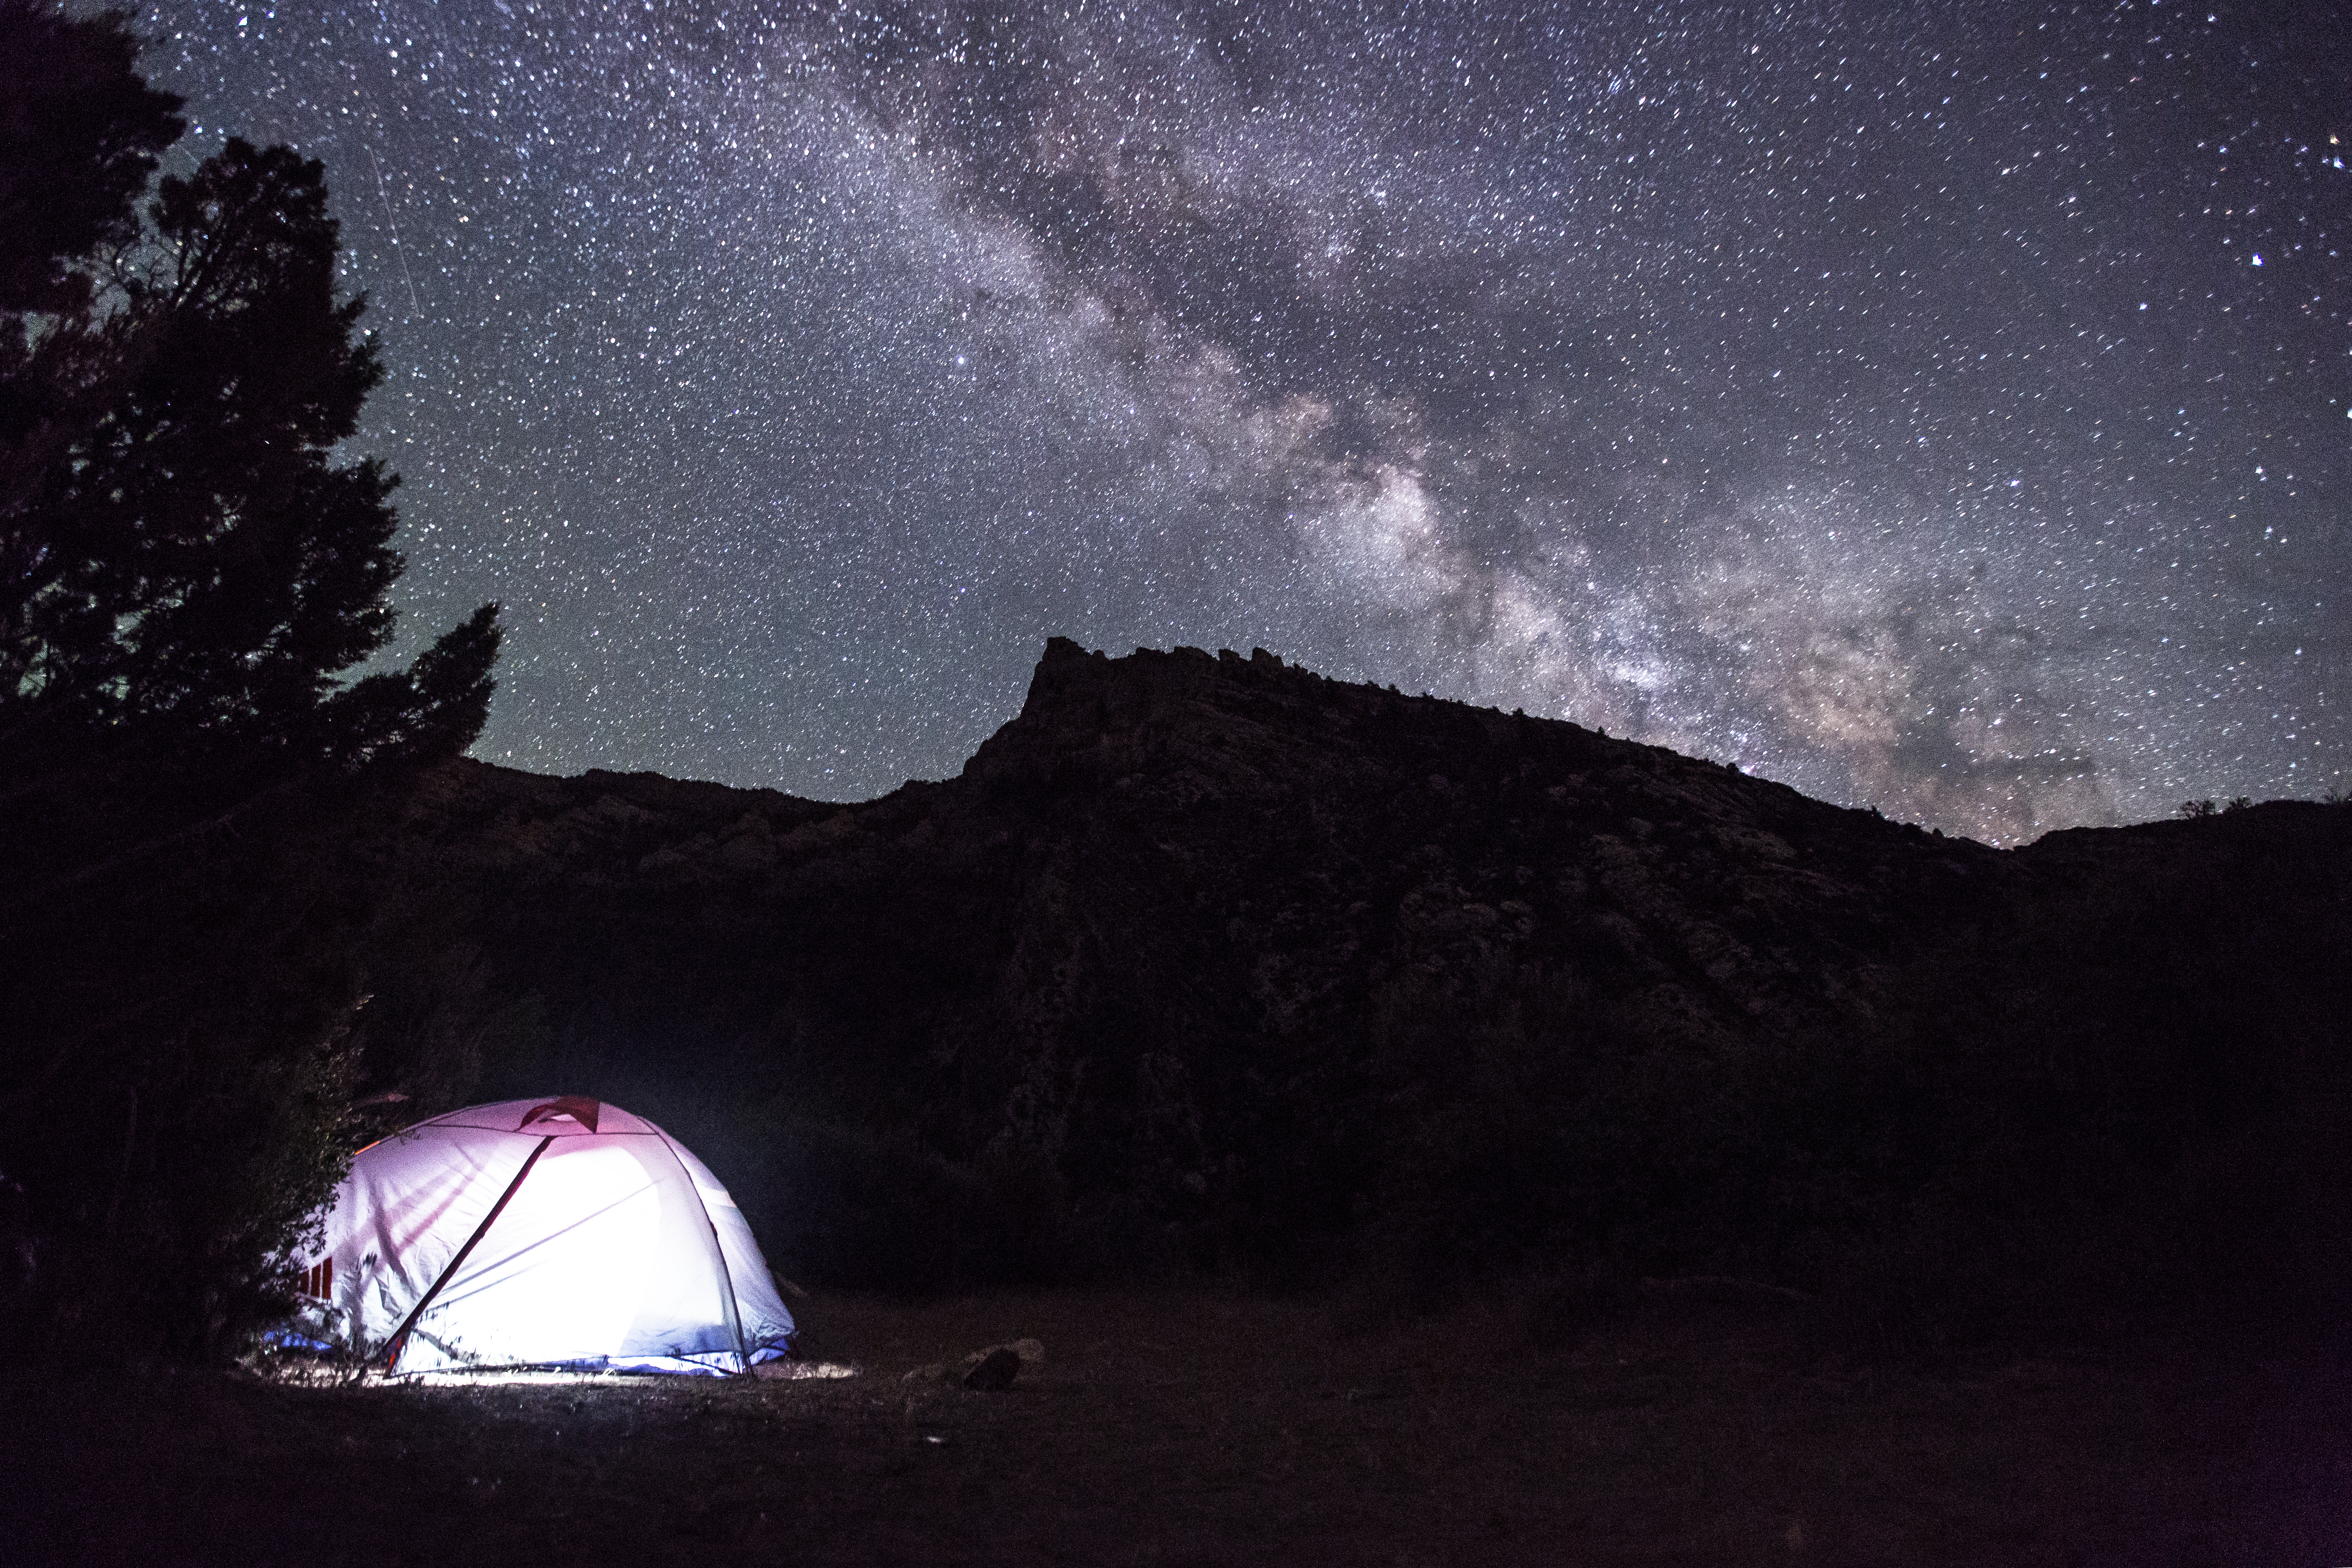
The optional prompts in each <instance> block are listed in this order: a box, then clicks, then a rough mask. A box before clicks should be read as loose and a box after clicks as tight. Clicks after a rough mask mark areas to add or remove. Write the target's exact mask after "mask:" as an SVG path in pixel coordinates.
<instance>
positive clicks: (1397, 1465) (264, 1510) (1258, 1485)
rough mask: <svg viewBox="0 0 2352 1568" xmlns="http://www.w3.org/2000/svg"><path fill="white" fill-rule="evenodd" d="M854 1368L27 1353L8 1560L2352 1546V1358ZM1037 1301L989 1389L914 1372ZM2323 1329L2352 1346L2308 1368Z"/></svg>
mask: <svg viewBox="0 0 2352 1568" xmlns="http://www.w3.org/2000/svg"><path fill="white" fill-rule="evenodd" d="M800 1314H801V1316H802V1317H803V1321H804V1324H805V1326H806V1331H807V1332H806V1338H807V1341H808V1342H809V1344H808V1348H809V1350H810V1351H811V1352H812V1353H813V1355H814V1357H816V1358H818V1359H820V1360H822V1361H824V1362H826V1363H836V1364H842V1365H850V1366H855V1367H856V1369H857V1374H856V1375H855V1376H851V1377H843V1378H838V1379H820V1378H810V1379H804V1380H798V1381H748V1380H745V1381H737V1380H725V1381H721V1380H705V1379H678V1378H635V1379H625V1380H624V1379H614V1380H599V1381H594V1382H587V1383H579V1382H573V1383H562V1382H534V1383H491V1384H476V1385H470V1386H437V1387H419V1386H415V1385H413V1384H408V1385H381V1384H379V1385H372V1386H358V1387H340V1388H337V1387H325V1388H321V1387H301V1386H291V1385H288V1384H282V1383H272V1382H268V1381H264V1380H261V1379H258V1378H256V1377H252V1376H250V1375H244V1376H231V1375H226V1374H199V1373H176V1374H167V1375H160V1376H151V1377H147V1378H143V1379H139V1380H135V1381H134V1380H129V1379H123V1378H114V1379H101V1380H99V1381H94V1382H92V1381H81V1380H73V1381H66V1380H59V1379H58V1378H55V1377H44V1378H38V1379H36V1378H29V1377H24V1376H18V1377H15V1378H12V1379H8V1380H5V1382H0V1497H5V1504H0V1508H5V1515H6V1521H5V1534H0V1560H5V1561H6V1562H9V1563H48V1562H57V1563H303V1564H320V1563H432V1564H459V1563H490V1562H497V1563H507V1564H521V1563H614V1564H622V1563H627V1564H656V1563H697V1564H709V1563H736V1562H745V1563H766V1562H773V1563H793V1564H834V1563H942V1564H962V1563H1083V1564H1098V1563H1099V1564H1114V1563H1139V1564H1202V1565H1208V1564H1228V1563H1281V1564H1286V1565H1297V1564H1312V1563H1368V1564H1369V1563H1377V1564H1399V1565H1402V1564H1416V1563H1478V1564H1485V1563H1902V1564H1928V1563H1987V1564H1991V1563H1999V1564H2003V1565H2012V1564H2027V1563H2084V1564H2105V1563H2122V1564H2168V1563H2179V1564H2184V1565H2186V1564H2199V1565H2203V1564H2223V1563H2245V1564H2263V1565H2265V1568H2270V1565H2279V1564H2304V1563H2307V1564H2313V1565H2315V1568H2327V1565H2333V1564H2343V1563H2352V1356H2342V1357H2334V1358H2329V1357H2326V1356H2315V1355H2314V1354H2313V1353H2311V1352H2308V1351H2304V1352H2295V1353H2292V1354H2290V1353H2288V1352H2284V1351H2281V1350H2278V1349H2276V1348H2274V1347H2273V1348H2269V1349H2265V1348H2264V1347H2262V1346H2245V1347H2241V1348H2239V1349H2237V1350H2233V1351H2227V1352H2213V1351H2210V1350H2207V1351H2204V1352H2198V1353H2196V1354H2193V1355H2192V1354H2189V1352H2159V1351H2152V1350H2150V1349H2149V1348H2148V1347H2147V1346H2146V1345H2140V1346H2137V1347H2134V1348H2132V1349H2130V1350H2128V1351H2126V1350H2123V1349H2120V1348H2109V1349H2107V1350H2105V1351H2103V1352H2090V1351H2075V1352H2063V1353H2062V1352H2037V1353H2034V1354H2032V1355H2026V1354H2022V1353H2021V1352H2017V1351H2015V1350H2008V1351H1983V1352H1969V1353H1967V1354H1960V1355H1952V1354H1946V1355H1942V1356H1938V1357H1936V1358H1932V1359H1928V1358H1923V1357H1921V1356H1918V1355H1916V1354H1914V1355H1909V1356H1904V1357H1895V1356H1891V1355H1879V1356H1876V1357H1869V1358H1864V1357H1858V1356H1856V1355H1855V1354H1854V1353H1853V1352H1852V1351H1851V1350H1850V1349H1842V1348H1839V1346H1840V1342H1839V1340H1838V1339H1837V1337H1836V1336H1833V1335H1830V1334H1827V1333H1825V1332H1823V1331H1820V1330H1818V1329H1816V1328H1811V1327H1809V1326H1807V1325H1806V1324H1804V1323H1803V1322H1802V1321H1799V1319H1798V1315H1797V1314H1795V1313H1794V1312H1793V1311H1792V1310H1790V1309H1786V1308H1775V1307H1773V1306H1771V1305H1770V1304H1769V1303H1765V1304H1759V1303H1755V1302H1738V1301H1735V1302H1729V1303H1726V1302H1722V1301H1714V1302H1706V1301H1700V1300H1691V1299H1687V1298H1685V1297H1683V1296H1678V1295H1664V1296H1657V1297H1654V1298H1652V1299H1647V1300H1643V1301H1641V1302H1638V1303H1636V1304H1635V1305H1634V1306H1633V1307H1632V1308H1630V1309H1628V1310H1622V1311H1620V1312H1619V1313H1617V1314H1616V1315H1614V1316H1612V1317H1611V1318H1610V1319H1608V1320H1606V1321H1601V1323H1599V1324H1598V1326H1591V1327H1588V1328H1586V1329H1584V1330H1582V1331H1562V1328H1561V1325H1560V1324H1559V1322H1558V1321H1554V1318H1553V1317H1550V1316H1548V1315H1547V1313H1546V1312H1545V1311H1544V1310H1541V1309H1540V1307H1539V1306H1538V1305H1536V1304H1534V1299H1533V1298H1531V1297H1529V1296H1528V1295H1526V1294H1525V1293H1522V1294H1521V1295H1519V1296H1516V1297H1513V1298H1510V1299H1507V1300H1496V1301H1491V1302H1486V1303H1483V1304H1472V1305H1469V1306H1466V1307H1464V1308H1462V1309H1460V1310H1455V1311H1454V1312H1451V1313H1448V1314H1444V1315H1440V1316H1436V1317H1432V1318H1425V1319H1422V1320H1420V1321H1412V1322H1404V1323H1399V1322H1393V1321H1391V1322H1386V1323H1370V1322H1369V1321H1368V1319H1367V1315H1366V1314H1364V1313H1362V1312H1360V1311H1351V1310H1346V1309H1335V1308H1333V1307H1331V1306H1329V1305H1328V1304H1320V1303H1314V1302H1299V1301H1279V1300H1260V1299H1252V1298H1246V1297H1240V1296H1231V1295H1220V1294H1213V1293H1210V1294H1202V1293H1190V1294H1166V1295H1145V1294H1103V1293H1062V1294H1054V1295H1043V1296H1021V1297H992V1298H983V1299H974V1300H948V1301H935V1302H921V1303H909V1302H899V1301H889V1300H877V1299H871V1298H861V1297H847V1296H833V1295H823V1296H819V1297H817V1298H815V1299H814V1300H809V1301H806V1302H804V1303H802V1305H801V1308H800ZM1021 1336H1030V1337H1034V1338H1036V1339H1038V1340H1040V1341H1042V1342H1044V1344H1045V1356H1046V1359H1045V1364H1044V1366H1043V1367H1042V1368H1041V1369H1038V1370H1035V1371H1034V1372H1030V1373H1024V1375H1023V1376H1022V1378H1021V1379H1020V1380H1019V1381H1018V1382H1016V1383H1015V1384H1014V1385H1013V1387H1012V1388H1011V1389H1010V1390H1007V1391H1005V1392H1003V1393H998V1394H978V1393H968V1392H965V1391H963V1390H961V1389H959V1388H954V1387H950V1386H947V1385H945V1384H940V1383H937V1382H917V1383H912V1384H909V1383H907V1382H904V1381H902V1377H903V1374H904V1373H907V1372H908V1370H909V1369H911V1368H915V1367H917V1366H919V1365H921V1364H923V1363H935V1362H940V1361H941V1360H944V1359H951V1358H960V1357H961V1355H962V1354H963V1353H964V1352H968V1351H970V1350H973V1349H976V1348H978V1347H981V1346H983V1345H987V1344H991V1343H994V1342H1002V1341H1006V1340H1011V1339H1013V1338H1016V1337H1021ZM2321 1362H2326V1363H2328V1364H2317V1363H2321Z"/></svg>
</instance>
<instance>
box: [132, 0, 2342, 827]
mask: <svg viewBox="0 0 2352 1568" xmlns="http://www.w3.org/2000/svg"><path fill="white" fill-rule="evenodd" d="M2217 3H2218V0H2203V3H2200V4H2185V5H2184V4H2179V3H2176V0H2164V3H2162V4H2158V3H2156V0H2128V3H2120V0H2109V3H2106V4H2081V5H2031V4H2027V3H2025V0H2000V3H1997V4H1977V3H1972V0H1925V3H1918V4H1902V3H1898V0H1872V3H1865V4H1852V5H1845V4H1837V3H1833V0H1814V3H1797V0H1788V3H1783V4H1766V5H1677V4H1671V3H1652V4H1643V5H1631V4H1617V3H1613V0H1593V3H1589V4H1576V5H1570V4H1559V5H1550V6H1538V5H1509V6H1504V5H1491V6H1490V5H1464V4H1392V3H1390V0H1360V3H1352V4H1335V3H1324V0H1315V3H1309V0H1298V3H1292V0H1248V3H1233V0H1127V3H1125V4H1115V3H1106V0H1055V3H1054V4H1034V5H1032V4H982V3H971V4H964V5H928V4H925V5H908V4H898V3H897V0H850V3H846V4H830V3H825V4H788V3H778V4H751V3H748V0H610V3H607V4H599V5H555V4H551V3H548V0H446V3H444V4H438V5H435V4H429V3H426V0H380V3H379V4H376V5H349V4H338V3H332V0H289V3H286V4H278V5H268V4H260V3H256V4H250V5H242V4H227V3H224V0H167V3H164V4H159V5H152V6H150V7H148V8H147V9H145V10H144V11H143V12H142V13H141V14H140V26H142V29H143V30H144V32H145V33H146V35H147V36H148V37H150V38H151V39H152V47H151V49H150V52H149V54H148V55H147V57H146V68H148V69H149V71H150V72H151V73H152V75H153V76H154V77H155V78H156V79H157V80H158V81H159V82H161V83H162V84H163V85H165V86H168V87H170V88H172V89H173V90H176V91H178V92H181V93H183V94H184V95H186V96H187V98H188V99H189V100H190V109H189V113H190V117H191V119H192V120H193V121H195V122H196V131H195V133H194V135H192V137H191V139H190V141H189V142H188V144H187V145H188V146H189V147H190V148H192V149H194V150H197V151H202V150H204V149H206V148H208V147H210V146H212V145H216V144H217V142H218V141H219V140H220V139H221V137H222V136H224V135H226V134H229V133H242V134H245V135H247V136H249V137H252V138H255V139H257V140H279V141H286V142H292V143H294V144H295V145H297V146H299V147H300V148H301V149H303V150H304V151H305V152H307V153H310V154H312V155H315V156H318V157H321V158H323V159H324V160H325V161H326V163H327V166H328V170H329V176H330V180H331V184H332V186H333V189H334V190H335V192H336V197H337V204H338V211H339V213H340V216H341V219H342V223H343V233H344V238H345V241H346V244H347V246H348V247H350V253H351V254H350V257H349V263H348V267H347V278H348V283H349V286H350V287H352V288H353V289H365V290H366V291H367V293H368V296H369V299H370V300H371V307H370V311H369V315H368V318H367V321H368V323H369V324H370V325H371V326H372V327H373V330H374V331H376V332H377V333H378V334H380V337H381V341H382V343H383V353H384V357H385V363H386V364H387V366H388V368H389V371H390V374H389V376H388V377H387V379H386V382H385V384H384V385H383V388H382V389H381V390H380V391H379V392H378V393H377V395H376V396H375V399H374V401H373V404H372V405H371V408H370V412H369V415H368V417H367V420H366V423H365V425H364V426H363V429H362V435H361V437H360V438H359V439H358V440H357V441H356V442H355V443H354V447H355V448H356V449H357V450H360V451H365V452H371V453H373V454H376V455H379V456H382V457H383V458H386V459H388V460H389V461H390V462H391V463H392V464H393V466H394V468H397V469H398V471H399V472H400V473H401V474H402V475H403V476H404V480H405V483H404V488H403V489H402V490H401V491H400V494H399V497H398V500H399V501H400V505H401V511H402V518H403V526H402V531H401V534H400V536H399V540H398V542H399V545H400V547H401V549H402V550H403V551H404V552H405V554H406V556H407V559H408V562H409V570H408V574H407V576H406V577H405V579H404V582H403V584H402V586H401V589H400V594H399V602H400V604H401V605H402V608H403V612H404V622H403V625H404V647H407V648H412V649H413V648H414V647H415V646H417V645H418V644H419V643H420V642H421V641H422V640H424V639H425V638H427V637H430V636H431V635H432V634H433V633H435V632H436V631H437V630H438V629H440V628H441V627H443V626H447V625H449V624H451V623H453V622H455V621H456V620H457V619H458V618H459V617H460V616H463V615H464V614H465V613H466V612H467V610H469V609H470V608H471V607H472V606H473V605H475V604H478V603H479V602H480V601H482V600H484V599H487V598H496V599H499V600H501V601H503V602H504V603H505V605H506V606H507V624H508V626H509V632H508V640H507V651H506V655H505V658H504V659H503V661H502V665H501V677H500V678H501V681H502V685H501V689H500V690H499V696H498V698H497V700H496V702H495V704H494V707H493V710H492V713H491V717H490V721H489V726H488V730H487V731H485V733H484V734H483V736H482V739H481V741H480V742H479V744H478V746H477V748H476V754H477V755H478V756H481V757H483V758H486V759H488V760H490V761H494V762H499V763H509V764H512V765H515V766H520V767H525V768H531V769H536V770H540V771H545V772H559V773H570V772H577V771H580V770H582V769H584V768H588V767H592V766H602V767H610V768H625V769H626V768H652V769H658V770H660V771H662V772H664V773H671V774H673V775H677V776H685V777H698V778H710V779H719V780H723V781H726V782H729V783H732V784H761V785H768V786H772V787H779V788H782V789H787V790H791V791H793V792H795V793H798V794H803V795H814V796H818V797H822V798H831V799H858V798H864V797H867V796H871V795H877V794H880V793H882V792H884V791H887V789H889V788H891V787H893V786H895V785H896V784H898V783H899V782H900V781H901V780H903V779H906V778H909V777H925V778H939V777H946V776H950V775H952V774H953V773H956V772H957V771H958V770H959V769H960V768H961V765H962V763H963V760H964V758H965V757H966V756H968V755H969V754H970V752H971V750H972V749H973V747H974V746H976V745H977V744H978V742H980V741H981V740H982V739H983V738H984V737H985V736H986V735H987V734H988V733H989V732H990V731H992V730H993V729H994V728H995V727H996V726H997V725H999V724H1001V723H1003V721H1006V720H1007V719H1009V718H1011V717H1012V716H1013V713H1015V712H1016V711H1017V710H1018V709H1019V706H1020V703H1021V700H1022V696H1023V693H1024V689H1025V687H1026V682H1027V677H1028V672H1029V669H1030V668H1031V666H1032V664H1033V663H1034V660H1035V658H1036V657H1037V655H1038V653H1039V651H1040V650H1041V648H1042V647H1043V644H1044V642H1045V638H1046V637H1048V636H1051V635H1055V634H1061V635H1066V636H1068V637H1075V638H1076V639H1078V640H1079V641H1080V642H1083V643H1085V644H1086V645H1087V646H1088V647H1102V648H1107V649H1108V650H1110V651H1112V652H1115V653H1116V652H1123V651H1125V650H1127V649H1128V648H1130V647H1137V646H1145V645H1148V646H1152V647H1171V646H1174V645H1178V644H1190V645H1193V646H1196V647H1206V648H1211V649H1214V648H1217V647H1234V648H1236V649H1240V650H1244V651H1246V650H1247V649H1249V648H1250V647H1253V646H1263V647H1267V648H1270V649H1273V650H1274V651H1276V652H1277V653H1280V654H1282V655H1284V656H1285V657H1286V658H1288V659H1290V660H1291V661H1292V662H1294V663H1299V664H1304V665H1306V666H1307V667H1309V668H1315V669H1318V670H1320V671H1322V672H1323V673H1325V674H1327V675H1329V676H1332V677H1335V678H1340V679H1368V680H1373V681H1377V682H1380V683H1381V684H1384V685H1385V684H1394V685H1396V686H1398V687H1400V688H1401V689H1405V690H1408V691H1421V690H1428V691H1433V692H1435V693H1437V694H1439V695H1441V696H1448V697H1459V698H1463V699H1465V700H1472V701H1475V702H1479V703H1484V704H1490V705H1494V706H1498V707H1502V708H1506V709H1509V708H1524V709H1525V710H1528V712H1531V713H1540V714H1545V715H1552V716H1559V717H1565V718H1572V719H1575V720H1577V721H1580V722H1582V723H1585V724H1589V725H1598V726H1600V727H1602V728H1605V729H1606V730H1608V731H1610V732H1611V733H1612V734H1620V735H1632V736H1634V737H1637V738H1640V739H1643V740H1647V741H1652V742H1658V743H1661V744H1665V745H1670V746H1673V747H1675V748H1677V749H1679V750H1682V751H1685V752H1692V753H1695V754H1699V755H1705V756H1710V757H1715V758H1717V759H1720V760H1723V761H1727V762H1736V763H1739V764H1740V765H1741V766H1743V767H1745V768H1747V769H1748V770H1749V771H1751V772H1755V773H1762V774H1764V775H1767V776H1769V777H1773V778H1778V779H1780V780H1783V781H1785V782H1787V783H1790V784H1795V785H1796V786H1798V787H1799V788H1801V789H1803V790H1806V791H1807V792H1809V793H1811V794H1814V795H1822V796H1824V797H1826V798H1829V799H1832V800H1837V801H1841V802H1843V803H1847V804H1852V805H1875V806H1877V807H1879V808H1880V809H1882V810H1884V811H1885V813H1886V814H1887V815H1888V816H1899V817H1903V818H1906V819H1909V820H1914V821H1919V822H1923V823H1927V824H1929V825H1932V826H1938V827H1941V828H1943V829H1944V830H1946V831H1948V832H1959V833H1967V834H1969V835H1972V836H1974V837H1980V838H1985V839H1988V840H1990V841H1995V842H2003V843H2007V842H2015V841H2018V840H2021V839H2023V838H2027V837H2032V836H2034V835H2035V834H2038V833H2040V832H2042V831H2046V830H2048V829H2051V828H2053V827H2063V826H2074V825H2078V824H2086V823H2093V824H2095V823H2106V822H2115V821H2130V820H2140V819H2145V818H2148V817H2153V816H2164V815H2166V814H2168V812H2170V811H2171V810H2172V809H2173V808H2174V807H2175V806H2177V805H2179V802H2180V801H2181V800H2183V799H2185V798H2189V797H2205V796H2217V797H2221V798H2223V799H2227V798H2229V797H2231V796H2237V795H2251V796H2252V797H2254V798H2257V799H2263V798H2268V797H2272V796H2277V795H2296V796H2303V797H2306V798H2309V797H2316V796H2318V795H2323V794H2325V793H2327V792H2330V791H2335V790H2341V789H2344V788H2346V787H2347V785H2352V730H2347V722H2346V719H2347V711H2352V616H2347V612H2346V609H2345V606H2346V605H2347V590H2352V519H2348V518H2347V500H2352V261H2347V252H2352V89H2347V88H2346V86H2345V85H2344V81H2343V79H2342V77H2341V75H2340V71H2339V70H2338V69H2337V68H2333V67H2331V66H2330V65H2329V64H2328V63H2327V62H2328V61H2329V59H2330V58H2340V53H2339V46H2340V42H2341V40H2340V39H2339V38H2337V37H2336V36H2335V29H2334V27H2333V26H2331V24H2330V22H2329V20H2328V18H2327V15H2326V14H2327V12H2328V11H2329V10H2330V8H2329V7H2327V6H2322V5H2288V4H2284V3H2276V4H2269V5H2255V6H2244V5H2236V6H2221V7H2220V8H2216V6H2217ZM2338 138H2341V139H2342V140H2341V141H2339V140H2338Z"/></svg>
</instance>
